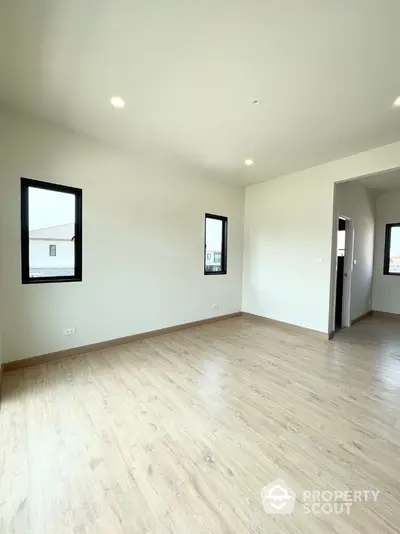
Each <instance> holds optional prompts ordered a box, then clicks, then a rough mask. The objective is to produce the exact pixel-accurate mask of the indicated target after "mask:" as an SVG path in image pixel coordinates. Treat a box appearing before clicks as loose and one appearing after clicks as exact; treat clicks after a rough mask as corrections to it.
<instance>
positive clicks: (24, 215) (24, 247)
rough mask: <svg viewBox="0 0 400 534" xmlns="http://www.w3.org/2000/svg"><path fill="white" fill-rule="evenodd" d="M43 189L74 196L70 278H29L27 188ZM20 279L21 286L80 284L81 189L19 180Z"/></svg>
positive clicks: (39, 181)
mask: <svg viewBox="0 0 400 534" xmlns="http://www.w3.org/2000/svg"><path fill="white" fill-rule="evenodd" d="M30 187H34V188H37V189H45V190H46V191H55V192H57V193H68V194H70V195H74V196H75V235H74V237H73V241H74V251H75V269H74V271H75V274H74V275H70V276H40V277H30V276H29V188H30ZM21 279H22V284H53V283H60V282H82V189H78V188H76V187H70V186H67V185H60V184H54V183H51V182H43V181H41V180H33V179H31V178H21Z"/></svg>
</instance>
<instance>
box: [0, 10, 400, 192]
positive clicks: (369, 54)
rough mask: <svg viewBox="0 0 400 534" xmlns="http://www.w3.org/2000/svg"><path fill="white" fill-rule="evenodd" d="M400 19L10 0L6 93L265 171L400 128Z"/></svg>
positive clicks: (27, 106) (132, 139) (65, 118)
mask: <svg viewBox="0 0 400 534" xmlns="http://www.w3.org/2000/svg"><path fill="white" fill-rule="evenodd" d="M399 20H400V1H399V0H303V1H300V0H268V1H267V0H265V1H260V0H246V1H244V0H140V1H139V0H2V1H1V4H0V102H1V103H3V104H4V105H5V106H7V107H11V108H16V109H20V110H22V111H24V112H25V111H26V112H29V113H30V114H33V115H35V116H43V117H46V118H49V119H51V120H53V121H56V122H58V123H61V124H64V125H66V126H69V127H71V128H73V129H75V130H78V131H82V132H84V133H86V134H89V135H92V136H95V137H97V138H100V139H102V140H104V141H106V142H108V143H112V144H113V145H118V146H120V147H121V148H124V149H128V150H130V151H132V152H136V153H142V154H144V155H145V156H149V157H152V158H154V159H161V160H165V159H167V160H171V161H174V162H177V163H182V164H185V165H186V164H187V165H195V166H198V167H201V168H204V169H206V170H209V171H210V172H212V173H213V174H214V175H215V176H217V177H218V176H220V177H222V178H226V179H231V180H232V181H236V182H238V183H252V182H258V181H263V180H266V179H270V178H274V177H276V176H279V175H282V174H287V173H290V172H294V171H297V170H301V169H304V168H307V167H311V166H314V165H317V164H319V163H323V162H325V161H329V160H333V159H337V158H340V157H344V156H347V155H350V154H353V153H356V152H360V151H363V150H368V149H370V148H373V147H376V146H381V145H385V144H387V143H391V142H394V141H397V140H399V139H400V109H396V110H394V109H392V108H391V103H392V102H393V100H394V99H395V98H396V97H397V96H399V95H400V68H399V60H398V54H399V49H400V46H399V45H400V31H399ZM113 95H119V96H121V97H122V98H123V99H124V100H125V101H126V107H125V109H124V110H115V109H114V108H112V107H111V105H110V103H109V99H110V97H111V96H113ZM254 98H260V99H262V104H261V105H259V106H253V105H252V100H253V99H254ZM245 158H253V159H254V160H255V162H256V164H255V165H254V166H253V167H245V166H244V165H243V161H244V159H245Z"/></svg>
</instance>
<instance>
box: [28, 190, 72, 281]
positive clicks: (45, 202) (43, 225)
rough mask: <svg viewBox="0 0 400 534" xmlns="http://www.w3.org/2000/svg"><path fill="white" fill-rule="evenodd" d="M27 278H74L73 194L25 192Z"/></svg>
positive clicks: (46, 191)
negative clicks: (27, 255)
mask: <svg viewBox="0 0 400 534" xmlns="http://www.w3.org/2000/svg"><path fill="white" fill-rule="evenodd" d="M28 201H29V277H30V278H40V277H46V276H50V277H51V276H54V277H57V276H74V275H75V243H74V234H75V195H73V194H69V193H60V192H57V191H48V190H46V189H39V188H36V187H29V189H28Z"/></svg>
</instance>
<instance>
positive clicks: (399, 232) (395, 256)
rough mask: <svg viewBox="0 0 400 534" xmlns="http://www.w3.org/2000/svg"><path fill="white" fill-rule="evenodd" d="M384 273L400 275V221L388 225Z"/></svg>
mask: <svg viewBox="0 0 400 534" xmlns="http://www.w3.org/2000/svg"><path fill="white" fill-rule="evenodd" d="M383 274H392V275H397V276H399V275H400V223H393V224H387V225H386V236H385V254H384V259H383Z"/></svg>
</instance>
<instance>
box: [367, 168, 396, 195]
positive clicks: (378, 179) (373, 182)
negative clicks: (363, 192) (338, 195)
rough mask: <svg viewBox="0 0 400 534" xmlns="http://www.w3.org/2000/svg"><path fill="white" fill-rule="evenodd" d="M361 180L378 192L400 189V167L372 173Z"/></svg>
mask: <svg viewBox="0 0 400 534" xmlns="http://www.w3.org/2000/svg"><path fill="white" fill-rule="evenodd" d="M359 181H360V182H361V183H362V184H363V185H364V186H365V187H367V188H368V189H373V190H375V193H377V194H379V193H386V192H387V191H396V190H398V189H400V169H392V170H390V171H384V172H380V173H377V174H371V175H370V176H365V177H364V178H360V179H359Z"/></svg>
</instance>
